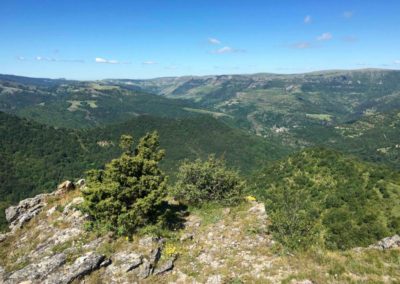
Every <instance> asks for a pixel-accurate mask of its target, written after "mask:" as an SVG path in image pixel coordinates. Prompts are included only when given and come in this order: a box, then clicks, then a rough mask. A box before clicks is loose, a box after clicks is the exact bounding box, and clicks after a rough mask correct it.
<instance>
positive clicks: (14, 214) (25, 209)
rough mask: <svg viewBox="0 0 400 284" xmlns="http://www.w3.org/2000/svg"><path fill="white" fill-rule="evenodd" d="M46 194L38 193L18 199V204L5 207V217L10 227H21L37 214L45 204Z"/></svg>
mask: <svg viewBox="0 0 400 284" xmlns="http://www.w3.org/2000/svg"><path fill="white" fill-rule="evenodd" d="M47 196H48V194H39V195H37V196H35V197H32V198H27V199H24V200H22V201H20V202H19V203H18V205H15V206H10V207H8V208H7V209H6V219H7V221H8V222H9V223H10V226H9V227H10V229H11V230H14V229H15V228H20V227H22V226H23V225H24V224H25V223H26V222H28V221H29V220H31V219H32V218H33V217H35V216H36V215H37V214H39V213H40V211H41V210H42V208H43V207H44V206H46V197H47Z"/></svg>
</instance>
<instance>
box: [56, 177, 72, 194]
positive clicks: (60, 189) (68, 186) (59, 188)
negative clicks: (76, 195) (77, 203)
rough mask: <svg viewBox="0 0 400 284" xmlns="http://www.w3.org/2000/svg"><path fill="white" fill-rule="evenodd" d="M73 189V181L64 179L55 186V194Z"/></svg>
mask: <svg viewBox="0 0 400 284" xmlns="http://www.w3.org/2000/svg"><path fill="white" fill-rule="evenodd" d="M73 189H75V185H74V183H73V182H72V181H69V180H66V181H64V182H63V183H61V184H59V185H58V186H57V191H56V194H65V193H67V192H68V191H70V190H73Z"/></svg>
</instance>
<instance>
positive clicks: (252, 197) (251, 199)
mask: <svg viewBox="0 0 400 284" xmlns="http://www.w3.org/2000/svg"><path fill="white" fill-rule="evenodd" d="M245 198H246V200H247V201H250V202H251V201H256V200H257V199H256V198H255V197H254V196H252V195H248V196H246V197H245Z"/></svg>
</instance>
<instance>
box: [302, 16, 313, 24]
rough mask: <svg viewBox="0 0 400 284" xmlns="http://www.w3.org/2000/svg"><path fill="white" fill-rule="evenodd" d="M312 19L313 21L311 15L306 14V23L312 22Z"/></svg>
mask: <svg viewBox="0 0 400 284" xmlns="http://www.w3.org/2000/svg"><path fill="white" fill-rule="evenodd" d="M311 21H312V19H311V16H310V15H307V16H305V18H304V23H305V24H311Z"/></svg>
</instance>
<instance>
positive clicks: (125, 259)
mask: <svg viewBox="0 0 400 284" xmlns="http://www.w3.org/2000/svg"><path fill="white" fill-rule="evenodd" d="M112 260H113V264H112V266H113V267H112V268H111V267H109V268H111V269H114V268H117V270H118V271H121V272H128V271H131V270H132V269H135V268H137V267H139V265H141V264H142V263H143V256H142V255H141V254H137V253H127V252H120V253H117V254H115V255H113V256H112Z"/></svg>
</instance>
